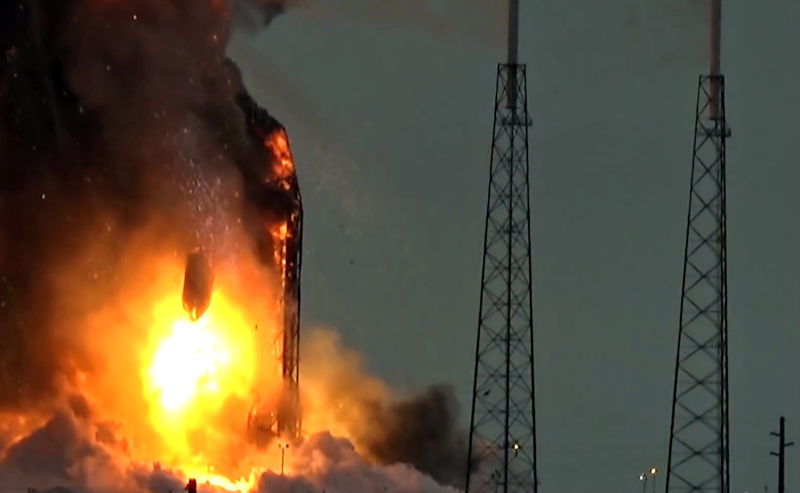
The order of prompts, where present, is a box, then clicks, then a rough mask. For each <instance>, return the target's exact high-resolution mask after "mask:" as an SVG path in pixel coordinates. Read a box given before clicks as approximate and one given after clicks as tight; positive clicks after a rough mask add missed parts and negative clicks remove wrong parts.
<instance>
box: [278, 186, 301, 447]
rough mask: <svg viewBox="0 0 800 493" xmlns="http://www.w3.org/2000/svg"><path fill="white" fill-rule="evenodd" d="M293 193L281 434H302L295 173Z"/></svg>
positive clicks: (285, 286) (286, 270) (285, 275)
mask: <svg viewBox="0 0 800 493" xmlns="http://www.w3.org/2000/svg"><path fill="white" fill-rule="evenodd" d="M292 191H293V194H294V197H295V203H296V204H297V209H296V210H294V211H292V213H291V214H290V216H289V220H288V221H287V222H288V228H287V229H288V235H287V238H286V246H285V248H286V255H285V257H284V258H285V261H286V265H285V268H284V272H283V293H282V296H283V299H282V304H283V344H282V347H283V355H282V358H281V376H282V377H283V383H284V392H283V396H282V399H281V406H280V408H279V410H278V433H280V434H283V435H286V436H289V437H292V438H297V437H299V435H300V427H301V413H300V392H299V385H300V267H301V263H302V252H303V202H302V199H301V197H300V187H299V186H298V185H297V176H296V175H293V190H292Z"/></svg>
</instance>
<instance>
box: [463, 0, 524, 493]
mask: <svg viewBox="0 0 800 493" xmlns="http://www.w3.org/2000/svg"><path fill="white" fill-rule="evenodd" d="M517 11H518V0H511V1H510V9H509V26H510V28H509V44H508V49H509V54H508V63H505V64H500V65H498V68H497V86H496V90H495V94H496V95H495V106H494V108H495V109H494V129H493V134H492V152H491V164H490V177H489V191H488V198H487V206H486V229H485V232H484V251H483V271H482V277H481V302H480V312H479V316H478V336H477V347H476V354H475V375H474V382H473V394H472V415H471V419H470V438H469V458H468V472H467V482H466V491H467V493H471V492H472V493H501V492H502V493H509V492H514V493H523V492H524V493H532V492H533V493H535V492H536V490H537V486H538V480H537V479H538V478H537V473H536V426H535V423H536V421H535V412H534V382H533V319H532V315H533V307H532V299H531V287H532V286H531V284H532V277H531V240H530V195H529V190H530V187H529V164H528V131H529V128H530V126H531V123H530V119H529V117H528V107H527V84H526V71H525V65H521V64H518V63H517V56H516V51H517V46H516V45H517Z"/></svg>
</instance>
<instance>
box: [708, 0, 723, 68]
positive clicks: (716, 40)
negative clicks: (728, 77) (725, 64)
mask: <svg viewBox="0 0 800 493" xmlns="http://www.w3.org/2000/svg"><path fill="white" fill-rule="evenodd" d="M721 25H722V0H711V29H710V35H711V58H710V62H711V70H710V72H709V75H712V76H713V75H720V62H719V59H720V50H721V45H722V28H721Z"/></svg>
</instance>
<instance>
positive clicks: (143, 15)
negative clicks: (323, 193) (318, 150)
mask: <svg viewBox="0 0 800 493" xmlns="http://www.w3.org/2000/svg"><path fill="white" fill-rule="evenodd" d="M217 4H220V5H224V2H216V3H215V2H209V5H208V6H205V7H204V8H197V6H196V5H194V2H187V1H184V2H181V1H176V2H170V5H169V8H165V7H164V5H163V3H162V2H161V1H156V0H137V1H135V2H90V1H85V0H84V1H81V0H65V1H60V2H44V1H35V0H33V1H25V2H22V1H20V2H3V3H2V5H0V227H1V228H2V231H3V239H2V242H1V243H0V274H1V277H0V278H1V279H2V281H0V291H2V293H0V294H2V295H3V297H4V299H5V300H6V302H4V304H3V306H2V308H0V337H1V338H2V341H3V344H2V346H3V347H2V349H0V363H2V367H1V368H0V403H2V404H0V406H4V405H10V406H25V405H30V404H32V403H35V402H36V401H37V400H38V399H40V398H41V396H42V395H46V394H48V393H53V392H55V388H54V387H55V385H56V384H55V381H56V380H57V379H56V376H57V375H58V374H63V373H67V372H68V371H69V370H68V362H66V361H62V360H61V359H60V358H59V353H58V352H56V353H48V354H43V353H45V352H42V351H39V350H38V349H37V348H39V347H54V346H53V345H55V344H57V343H59V342H58V341H59V335H58V333H57V331H56V330H55V329H52V328H51V327H54V326H56V325H57V324H58V320H57V319H58V317H59V307H58V306H57V305H58V304H57V303H56V302H55V301H53V296H52V295H51V293H52V288H51V287H50V282H49V278H48V277H47V275H46V273H50V272H57V271H59V269H61V267H62V266H63V265H68V264H70V262H74V259H76V258H83V257H85V255H83V254H82V252H83V251H84V250H85V249H86V246H87V245H91V244H102V245H104V249H103V251H102V252H101V253H98V254H97V255H96V256H95V257H92V258H91V259H90V261H87V266H86V267H87V272H90V282H91V283H96V284H97V285H98V286H100V287H99V288H98V289H97V291H102V290H103V289H109V290H110V289H112V287H115V288H116V287H120V286H123V287H124V280H120V279H117V277H116V270H115V265H116V264H115V262H118V260H117V256H118V255H117V253H118V252H120V251H122V250H123V249H124V247H125V245H126V244H127V243H129V242H130V241H132V238H133V236H134V232H135V231H137V230H138V229H141V228H142V227H143V225H145V224H146V225H148V227H150V228H151V229H154V230H155V231H156V234H163V236H165V237H166V236H169V237H170V238H175V239H176V242H178V243H179V244H181V245H183V246H184V247H185V250H184V254H185V255H186V259H187V264H186V266H187V267H186V278H185V280H184V291H183V302H184V308H185V309H186V310H187V311H188V312H190V316H191V318H193V319H196V318H199V317H201V316H202V314H203V312H204V311H205V309H206V308H207V307H208V304H209V302H211V303H213V299H210V297H211V289H212V286H213V279H214V276H213V266H214V264H215V261H214V260H215V259H216V258H218V257H220V255H221V254H220V251H222V250H223V249H224V245H225V242H226V241H228V240H227V239H226V238H227V237H228V236H229V234H230V233H229V229H230V228H229V227H228V226H227V224H228V222H231V221H228V219H230V218H229V217H227V216H225V215H226V214H229V215H230V214H231V213H230V211H231V210H233V211H236V212H235V214H234V215H238V219H237V221H239V222H240V223H241V226H242V228H243V229H244V230H245V231H246V232H247V237H248V238H249V241H248V243H249V245H248V246H247V248H249V249H250V250H251V251H253V252H255V255H256V257H257V258H258V259H259V261H260V262H261V264H262V265H263V266H264V268H265V269H267V270H269V271H271V272H272V273H273V275H274V276H275V278H276V279H277V280H278V281H277V283H278V284H279V286H280V288H279V290H278V293H277V298H278V299H277V300H275V299H268V298H267V297H266V295H265V299H264V303H276V306H277V307H278V310H279V318H280V320H281V321H280V323H279V326H280V327H279V339H280V341H279V342H280V344H279V346H280V355H279V356H280V358H281V367H282V368H281V373H282V378H283V383H284V386H283V392H282V396H281V398H280V403H279V404H278V405H277V409H275V410H274V412H268V413H266V414H268V415H269V416H270V417H269V419H263V420H262V419H258V420H255V421H257V423H256V422H255V421H254V422H253V423H250V422H249V424H257V425H258V426H260V427H262V428H265V429H266V430H267V431H268V432H269V433H271V434H272V435H283V436H290V437H297V436H298V434H299V431H300V412H299V394H298V378H299V313H300V267H301V246H302V219H303V209H302V200H301V195H300V189H299V184H298V180H297V175H296V172H295V168H294V163H293V158H292V154H291V148H290V145H289V140H288V135H287V133H286V130H285V128H284V127H283V126H282V125H281V124H280V123H279V122H278V121H277V120H276V119H275V118H274V117H273V116H272V115H270V114H269V113H268V112H267V111H266V110H264V109H263V108H260V107H259V106H258V105H257V104H256V102H255V101H254V100H253V99H252V98H251V97H250V96H249V94H248V93H247V91H246V90H245V89H244V86H243V83H242V82H241V77H240V74H239V72H238V69H237V68H236V66H235V65H234V64H233V63H232V62H231V61H230V60H228V59H227V58H226V57H225V52H224V50H225V44H226V43H225V40H226V38H227V36H228V23H229V19H228V15H227V13H226V12H225V11H223V10H222V9H224V7H212V6H214V5H217ZM214 8H219V9H220V10H219V11H215V10H214ZM182 19H191V22H183V21H182ZM153 33H158V36H155V35H153ZM116 38H119V39H121V40H125V41H126V42H119V43H108V42H107V40H109V39H116ZM156 40H157V41H156ZM189 46H190V47H191V49H189V48H188V47H189ZM145 67H161V68H163V67H167V68H168V69H167V70H149V71H148V70H146V69H145ZM230 183H235V184H236V186H226V184H230ZM231 190H236V191H235V192H230V191H231ZM31 262H33V263H34V264H35V266H36V269H31ZM104 283H105V286H102V285H103V284H104ZM120 289H122V288H120ZM270 296H271V297H273V298H274V297H275V296H276V295H275V294H270ZM98 299H99V295H98ZM96 301H97V300H92V299H91V297H87V300H85V303H86V304H90V303H92V302H96ZM81 302H82V303H83V302H84V301H83V300H81ZM71 309H74V308H72V307H71ZM66 343H68V342H65V344H66ZM64 352H66V351H64ZM9 403H10V404H9ZM242 419H243V420H244V419H249V420H252V416H250V417H248V418H245V417H244V416H243V418H242Z"/></svg>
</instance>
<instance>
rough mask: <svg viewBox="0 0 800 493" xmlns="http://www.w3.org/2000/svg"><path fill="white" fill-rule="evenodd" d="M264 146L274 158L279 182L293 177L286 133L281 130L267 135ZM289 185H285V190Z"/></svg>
mask: <svg viewBox="0 0 800 493" xmlns="http://www.w3.org/2000/svg"><path fill="white" fill-rule="evenodd" d="M264 146H265V147H266V148H267V149H269V150H270V151H271V152H272V155H273V156H275V158H276V163H277V166H276V169H275V175H276V176H277V177H278V178H280V179H281V180H286V179H288V178H290V177H291V176H293V175H294V160H293V159H292V151H291V150H290V148H289V139H288V137H287V136H286V131H285V130H283V129H280V130H277V131H275V132H273V133H272V134H270V135H269V137H267V138H266V140H265V141H264ZM289 186H290V185H289V184H288V183H285V188H286V189H287V190H288V188H289Z"/></svg>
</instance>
